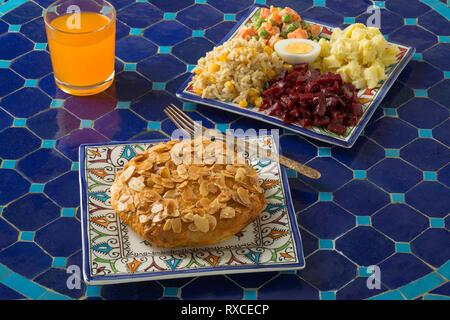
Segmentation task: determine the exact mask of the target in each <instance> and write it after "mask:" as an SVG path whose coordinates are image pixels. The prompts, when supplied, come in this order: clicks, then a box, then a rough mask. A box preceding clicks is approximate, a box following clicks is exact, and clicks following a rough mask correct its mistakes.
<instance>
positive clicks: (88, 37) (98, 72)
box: [44, 0, 116, 96]
mask: <svg viewBox="0 0 450 320" xmlns="http://www.w3.org/2000/svg"><path fill="white" fill-rule="evenodd" d="M44 21H45V29H46V32H47V39H48V46H49V49H50V57H51V61H52V66H53V73H54V76H55V82H56V85H57V86H58V87H59V88H60V89H61V90H62V91H64V92H67V93H69V94H72V95H78V96H87V95H92V94H96V93H99V92H102V91H104V90H106V89H107V88H108V87H109V86H110V85H111V84H112V82H113V81H114V55H115V52H114V46H115V33H116V10H115V9H114V7H113V6H112V5H111V4H110V3H108V2H107V1H104V0H58V1H56V2H54V3H52V4H51V5H50V6H49V7H48V8H47V9H46V10H45V13H44Z"/></svg>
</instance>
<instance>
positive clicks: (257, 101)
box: [254, 97, 263, 108]
mask: <svg viewBox="0 0 450 320" xmlns="http://www.w3.org/2000/svg"><path fill="white" fill-rule="evenodd" d="M262 101H263V98H262V97H257V98H256V99H255V102H254V105H255V106H256V107H258V108H259V107H261V105H262Z"/></svg>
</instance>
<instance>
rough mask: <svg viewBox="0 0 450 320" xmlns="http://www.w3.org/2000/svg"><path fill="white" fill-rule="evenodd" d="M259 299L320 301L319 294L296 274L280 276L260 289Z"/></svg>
mask: <svg viewBox="0 0 450 320" xmlns="http://www.w3.org/2000/svg"><path fill="white" fill-rule="evenodd" d="M258 299H262V300H283V299H285V300H287V299H289V300H292V299H304V300H318V299H319V292H318V290H317V289H315V288H314V287H313V286H311V285H310V284H309V283H308V282H306V281H305V280H303V279H301V278H299V277H298V276H297V275H295V274H280V275H279V276H278V277H276V278H275V279H273V280H272V281H269V282H268V283H266V284H265V285H263V286H262V287H261V288H259V289H258Z"/></svg>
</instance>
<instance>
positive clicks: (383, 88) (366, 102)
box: [176, 5, 416, 148]
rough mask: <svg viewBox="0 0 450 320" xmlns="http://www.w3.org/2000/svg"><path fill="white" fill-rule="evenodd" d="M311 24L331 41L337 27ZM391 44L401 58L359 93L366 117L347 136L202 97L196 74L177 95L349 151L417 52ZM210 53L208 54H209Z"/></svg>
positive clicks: (234, 31)
mask: <svg viewBox="0 0 450 320" xmlns="http://www.w3.org/2000/svg"><path fill="white" fill-rule="evenodd" d="M262 7H267V6H263V5H254V6H252V7H251V8H250V9H249V10H248V12H247V13H246V14H245V15H244V16H243V17H242V18H241V19H240V20H239V21H238V22H237V23H236V25H235V26H234V27H233V28H232V29H231V30H230V31H229V33H228V34H227V35H226V36H225V37H224V38H223V39H222V41H220V42H219V43H218V44H217V45H221V44H223V43H224V42H225V41H227V40H229V39H232V38H233V37H235V36H236V35H237V33H238V29H239V28H240V27H241V26H242V25H243V24H246V23H247V22H248V21H249V20H250V19H251V18H252V17H253V15H254V14H255V12H256V11H257V10H258V9H260V8H262ZM302 19H303V20H305V21H306V22H308V23H313V24H317V25H320V26H321V27H322V31H321V34H320V35H319V36H320V37H325V38H327V39H329V37H330V35H331V33H332V32H333V29H334V28H336V26H333V25H330V24H327V23H325V22H320V21H316V20H312V19H308V18H307V17H302ZM388 43H390V44H395V45H397V46H398V47H399V49H400V54H399V55H398V56H397V59H398V60H397V62H396V63H395V64H393V65H391V66H389V67H387V68H386V74H387V78H386V79H385V80H384V81H380V83H379V86H378V87H375V88H372V89H361V90H358V97H359V100H360V102H361V104H362V106H363V115H362V116H361V118H360V120H359V122H358V124H357V125H356V126H353V127H349V128H348V129H347V131H346V133H344V134H343V135H337V134H335V133H333V132H330V131H328V130H326V129H323V128H319V127H307V128H303V127H301V126H300V125H297V124H295V123H293V124H288V125H286V124H283V122H282V121H281V119H279V118H277V117H275V116H269V115H266V114H264V113H263V112H261V111H258V110H257V108H256V107H254V106H250V105H249V107H247V108H241V107H239V106H238V105H237V104H235V103H231V102H222V101H218V100H213V99H203V98H202V97H201V96H199V95H197V94H196V93H194V92H193V91H192V90H191V89H190V85H189V83H190V82H191V80H192V78H193V76H194V74H193V73H192V74H191V75H190V77H189V78H188V79H187V80H186V81H185V82H184V83H183V84H182V85H181V86H180V88H179V89H178V90H177V92H176V95H177V97H178V98H180V99H182V100H186V101H189V102H193V103H198V104H203V105H207V106H210V107H213V108H217V109H220V110H224V111H228V112H233V113H236V114H239V115H243V116H246V117H249V118H253V119H256V120H260V121H264V122H266V123H270V124H273V125H276V126H279V127H282V128H285V129H288V130H290V131H292V132H295V133H298V134H301V135H304V136H307V137H310V138H313V139H317V140H320V141H322V142H326V143H330V144H333V145H338V146H341V147H345V148H350V147H352V146H353V144H354V143H355V141H356V140H357V138H358V137H359V135H360V134H361V132H362V131H363V129H364V127H365V126H366V125H367V122H368V121H369V120H370V118H371V117H372V115H373V114H374V112H375V110H376V108H377V107H378V106H379V104H380V103H381V101H382V100H383V98H384V96H385V95H386V93H387V92H388V91H389V89H390V88H391V86H392V85H393V84H394V82H395V80H396V79H397V77H398V76H399V75H400V73H401V71H402V70H403V68H404V67H405V66H406V65H407V64H408V62H409V61H410V60H411V58H412V57H413V55H414V53H415V51H416V50H415V48H413V47H409V46H405V45H402V44H400V43H397V42H393V41H389V42H388ZM205 54H206V53H205Z"/></svg>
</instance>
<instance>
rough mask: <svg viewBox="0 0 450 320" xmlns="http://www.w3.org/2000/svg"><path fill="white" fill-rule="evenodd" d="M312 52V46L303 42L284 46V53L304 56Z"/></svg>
mask: <svg viewBox="0 0 450 320" xmlns="http://www.w3.org/2000/svg"><path fill="white" fill-rule="evenodd" d="M312 50H313V46H312V45H310V44H309V43H305V42H292V43H290V44H288V45H287V46H286V51H287V52H290V53H297V54H302V53H303V54H304V53H308V52H311V51H312Z"/></svg>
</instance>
